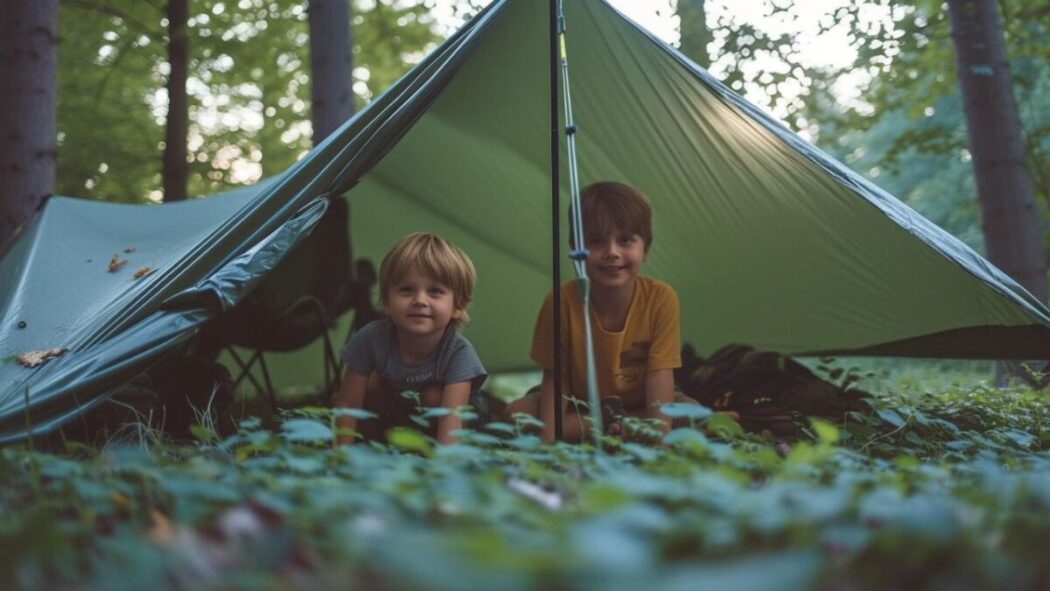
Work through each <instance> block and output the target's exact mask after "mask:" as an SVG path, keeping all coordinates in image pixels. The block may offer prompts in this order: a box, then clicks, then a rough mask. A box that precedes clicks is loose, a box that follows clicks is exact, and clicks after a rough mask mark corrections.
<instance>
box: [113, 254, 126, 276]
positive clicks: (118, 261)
mask: <svg viewBox="0 0 1050 591" xmlns="http://www.w3.org/2000/svg"><path fill="white" fill-rule="evenodd" d="M126 264H128V262H127V261H125V260H124V259H122V258H120V255H119V254H117V253H113V258H111V259H109V272H110V273H112V272H114V271H116V270H117V269H119V268H121V267H123V266H124V265H126Z"/></svg>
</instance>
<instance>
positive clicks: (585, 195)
mask: <svg viewBox="0 0 1050 591" xmlns="http://www.w3.org/2000/svg"><path fill="white" fill-rule="evenodd" d="M580 209H581V210H582V211H583V234H584V245H586V244H587V243H588V242H590V241H591V240H592V239H595V238H597V239H602V238H606V237H608V236H610V235H611V234H612V233H613V231H615V230H619V231H620V232H627V233H628V234H637V235H639V236H641V237H642V240H643V241H644V242H645V250H646V252H648V251H649V246H650V245H651V244H652V243H653V210H652V208H651V207H650V206H649V198H648V197H646V196H645V194H644V193H642V192H641V191H639V190H638V189H635V188H634V187H632V186H630V185H628V184H625V183H618V182H616V181H600V182H597V183H593V184H590V185H587V186H586V187H584V188H583V190H581V191H580ZM569 218H570V219H571V218H572V208H571V207H570V208H569ZM569 235H570V237H569V243H570V244H571V245H572V246H573V247H574V248H575V247H576V236H575V233H574V232H572V231H570V232H569Z"/></svg>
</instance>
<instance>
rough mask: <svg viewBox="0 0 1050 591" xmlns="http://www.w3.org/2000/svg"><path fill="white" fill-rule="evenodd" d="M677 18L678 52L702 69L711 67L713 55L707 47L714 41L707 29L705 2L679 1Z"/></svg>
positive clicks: (697, 0)
mask: <svg viewBox="0 0 1050 591" xmlns="http://www.w3.org/2000/svg"><path fill="white" fill-rule="evenodd" d="M674 12H675V16H677V17H678V23H679V24H678V35H679V37H678V50H679V51H681V52H682V53H683V54H685V56H686V57H688V58H689V59H691V60H693V61H694V62H696V63H697V64H698V65H700V67H702V68H709V67H711V55H710V54H709V53H708V52H707V46H708V44H709V43H711V42H712V41H713V40H714V36H713V35H712V34H711V29H709V28H707V12H706V11H705V10H704V0H677V2H676V4H675V10H674Z"/></svg>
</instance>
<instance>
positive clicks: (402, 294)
mask: <svg viewBox="0 0 1050 591" xmlns="http://www.w3.org/2000/svg"><path fill="white" fill-rule="evenodd" d="M383 311H384V312H386V314H387V316H389V317H390V320H392V321H393V323H394V326H396V327H397V330H398V332H399V333H404V334H406V335H409V336H416V337H425V336H433V335H435V334H439V333H442V332H444V330H445V328H446V327H448V325H449V323H450V322H452V321H453V320H459V319H460V318H462V316H463V310H459V309H457V308H456V305H455V296H454V295H453V293H452V290H451V289H449V287H448V286H447V285H444V284H443V283H441V282H439V281H437V280H435V279H432V278H431V277H429V276H428V275H425V274H423V273H422V272H420V271H419V269H416V268H415V267H413V268H411V269H409V270H408V272H407V273H405V275H404V276H403V277H401V279H399V280H398V281H397V282H395V283H394V284H393V285H391V286H390V291H389V293H387V301H386V304H385V305H384V306H383Z"/></svg>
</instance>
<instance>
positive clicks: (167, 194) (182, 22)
mask: <svg viewBox="0 0 1050 591" xmlns="http://www.w3.org/2000/svg"><path fill="white" fill-rule="evenodd" d="M189 12H190V9H189V0H168V65H169V66H170V68H171V71H170V73H169V74H168V118H167V120H166V122H165V129H164V169H163V170H164V201H165V202H166V203H167V202H171V201H182V200H184V199H186V185H187V183H188V181H189V170H190V167H189V163H188V162H187V161H186V135H187V134H188V133H189V117H190V115H189V104H188V99H187V96H186V77H187V70H188V68H189V60H190V48H189V41H188V39H187V37H186V21H188V20H189Z"/></svg>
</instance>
